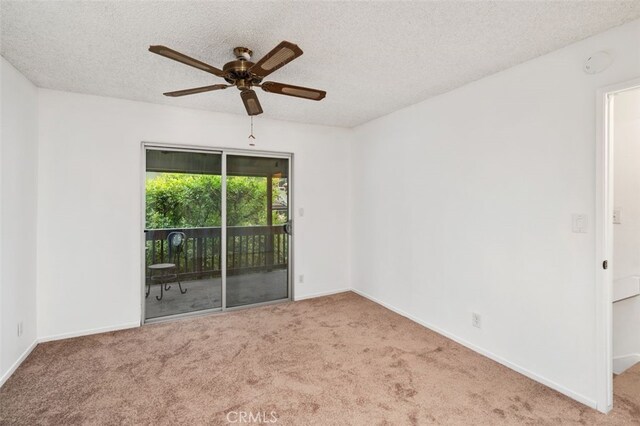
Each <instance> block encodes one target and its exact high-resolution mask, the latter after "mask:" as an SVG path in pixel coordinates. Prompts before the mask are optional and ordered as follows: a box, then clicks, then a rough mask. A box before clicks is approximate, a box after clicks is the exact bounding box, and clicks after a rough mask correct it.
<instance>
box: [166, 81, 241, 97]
mask: <svg viewBox="0 0 640 426" xmlns="http://www.w3.org/2000/svg"><path fill="white" fill-rule="evenodd" d="M227 87H229V85H228V84H214V85H213V86H204V87H196V88H194V89H185V90H176V91H175V92H167V93H163V95H165V96H171V97H176V96H185V95H193V94H195V93H202V92H211V91H212V90H222V89H226V88H227Z"/></svg>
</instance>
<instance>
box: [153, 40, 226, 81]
mask: <svg viewBox="0 0 640 426" xmlns="http://www.w3.org/2000/svg"><path fill="white" fill-rule="evenodd" d="M149 51H150V52H153V53H155V54H157V55H160V56H164V57H165V58H169V59H173V60H174V61H178V62H181V63H183V64H185V65H189V66H192V67H194V68H198V69H199V70H202V71H205V72H208V73H211V74H213V75H217V76H218V77H223V76H224V72H223V71H222V70H219V69H218V68H216V67H212V66H211V65H209V64H205V63H204V62H202V61H199V60H197V59H193V58H191V57H189V56H187V55H183V54H182V53H180V52H176V51H175V50H173V49H169V48H168V47H166V46H149Z"/></svg>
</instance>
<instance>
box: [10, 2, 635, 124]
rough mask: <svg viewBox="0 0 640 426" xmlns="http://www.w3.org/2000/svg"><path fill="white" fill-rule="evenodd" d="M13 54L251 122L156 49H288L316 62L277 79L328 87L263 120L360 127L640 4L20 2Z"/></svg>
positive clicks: (223, 56)
mask: <svg viewBox="0 0 640 426" xmlns="http://www.w3.org/2000/svg"><path fill="white" fill-rule="evenodd" d="M0 13H1V15H2V16H1V19H2V20H1V26H2V40H1V41H2V46H1V47H2V48H1V53H2V56H4V57H5V58H6V59H7V60H8V61H9V62H11V63H12V64H13V65H14V66H15V67H16V68H18V70H20V71H21V72H22V73H24V74H25V75H26V76H27V77H28V78H29V79H30V80H31V81H33V82H34V83H35V84H36V85H38V86H40V87H45V88H51V89H59V90H68V91H73V92H81V93H89V94H96V95H104V96H113V97H118V98H125V99H133V100H139V101H146V102H154V103H162V104H167V105H178V106H184V107H191V108H201V109H208V110H212V111H222V112H230V113H236V114H245V112H244V107H243V105H242V102H241V101H240V97H239V94H238V92H237V90H235V89H227V90H224V91H219V92H211V93H203V94H198V95H193V96H188V97H185V98H180V99H176V98H166V97H164V96H162V92H165V91H170V90H178V89H186V88H191V87H197V86H205V85H210V84H215V83H220V82H222V80H220V79H218V78H216V77H214V76H212V75H210V74H207V73H205V72H202V71H199V70H197V69H194V68H191V67H188V66H185V65H182V64H179V63H176V62H174V61H171V60H169V59H166V58H163V57H160V56H157V55H154V54H152V53H150V52H148V51H147V48H148V47H149V45H151V44H164V45H166V46H169V47H171V48H173V49H175V50H178V51H180V52H183V53H185V54H187V55H189V56H193V57H195V58H198V59H200V60H202V61H204V62H207V63H210V64H212V65H214V66H216V67H222V65H223V64H224V63H225V62H228V61H229V60H231V59H233V54H232V48H233V47H235V46H246V47H249V48H251V49H253V51H254V59H255V60H257V59H258V58H259V57H260V56H261V55H262V54H264V53H266V52H267V51H269V50H270V49H271V48H272V47H274V46H275V45H276V44H277V43H278V42H280V41H281V40H289V41H292V42H294V43H296V44H298V45H299V46H300V47H301V48H302V49H303V50H304V52H305V53H304V55H302V56H301V57H300V58H298V59H296V60H295V61H293V62H291V63H290V64H289V65H287V66H285V67H284V68H282V69H280V70H278V71H276V72H275V73H273V74H272V75H270V76H269V77H268V78H267V80H274V81H279V82H286V83H290V84H295V85H301V86H309V87H315V88H319V89H324V90H326V91H327V97H326V99H324V100H323V101H321V102H312V101H307V100H302V99H298V98H291V97H287V96H280V95H275V94H269V93H264V92H262V91H261V90H258V95H259V96H260V100H261V103H262V106H263V108H264V110H265V114H264V116H266V117H271V118H277V119H284V120H291V121H297V122H304V123H317V124H327V125H335V126H344V127H352V126H355V125H358V124H361V123H364V122H366V121H369V120H372V119H374V118H376V117H379V116H382V115H384V114H387V113H390V112H392V111H394V110H397V109H399V108H402V107H405V106H407V105H410V104H413V103H416V102H419V101H421V100H424V99H426V98H429V97H431V96H434V95H437V94H440V93H443V92H446V91H449V90H451V89H454V88H456V87H459V86H461V85H463V84H465V83H468V82H470V81H473V80H477V79H479V78H481V77H484V76H486V75H489V74H492V73H495V72H497V71H500V70H503V69H505V68H508V67H510V66H513V65H515V64H518V63H521V62H524V61H526V60H528V59H531V58H534V57H536V56H540V55H542V54H544V53H547V52H550V51H552V50H555V49H558V48H560V47H563V46H565V45H567V44H570V43H572V42H575V41H577V40H580V39H583V38H586V37H588V36H590V35H592V34H596V33H598V32H602V31H604V30H606V29H608V28H611V27H613V26H617V25H620V24H622V23H625V22H627V21H630V20H633V19H635V18H637V17H639V16H640V1H603V2H600V1H585V2H561V1H531V2H520V1H518V2H512V1H502V2H484V1H482V2H464V3H462V2H370V3H369V2H366V3H365V2H344V3H336V2H286V3H285V2H250V3H245V2H192V1H189V2H187V1H183V2H155V1H142V2H132V1H128V2H116V1H109V2H79V1H78V2H70V1H66V2H53V1H52V2H10V1H2V2H1V4H0Z"/></svg>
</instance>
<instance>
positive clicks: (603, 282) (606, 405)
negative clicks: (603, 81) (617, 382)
mask: <svg viewBox="0 0 640 426" xmlns="http://www.w3.org/2000/svg"><path fill="white" fill-rule="evenodd" d="M637 87H640V78H636V79H633V80H629V81H626V82H622V83H618V84H615V85H611V86H607V87H603V88H601V89H599V90H598V92H597V95H596V199H595V200H596V206H595V207H596V211H595V225H596V226H595V232H596V235H595V238H596V277H595V278H596V280H595V281H596V287H595V291H596V321H595V324H596V362H597V369H596V389H597V409H598V411H601V412H603V413H608V412H609V411H611V409H612V408H613V336H612V335H613V317H612V303H613V274H612V269H613V266H614V259H613V221H612V218H613V133H612V129H611V126H610V120H611V117H612V113H613V108H612V106H613V104H612V102H611V101H612V99H613V95H615V94H616V93H620V92H624V91H626V90H631V89H634V88H637ZM605 260H606V261H607V262H608V269H606V270H605V269H604V267H603V262H604V261H605Z"/></svg>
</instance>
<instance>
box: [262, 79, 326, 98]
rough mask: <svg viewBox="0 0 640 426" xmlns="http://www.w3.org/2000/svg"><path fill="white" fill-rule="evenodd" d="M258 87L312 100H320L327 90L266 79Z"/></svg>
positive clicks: (279, 93)
mask: <svg viewBox="0 0 640 426" xmlns="http://www.w3.org/2000/svg"><path fill="white" fill-rule="evenodd" d="M260 87H262V90H264V91H265V92H269V93H277V94H278V95H287V96H295V97H297V98H304V99H311V100H313V101H319V100H322V99H324V97H325V96H327V92H325V91H324V90H318V89H310V88H308V87H300V86H293V85H291V84H282V83H276V82H275V81H266V82H264V83H262V85H261V86H260Z"/></svg>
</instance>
